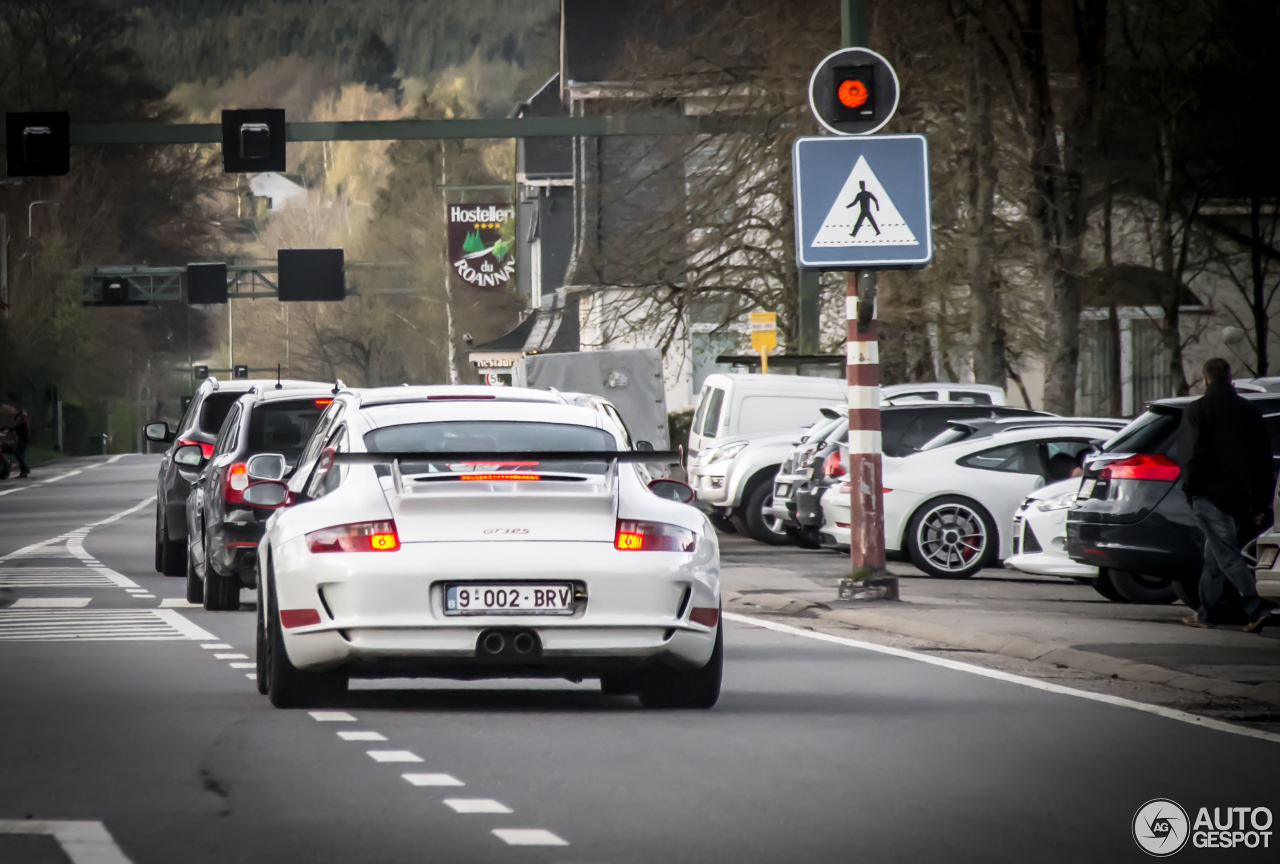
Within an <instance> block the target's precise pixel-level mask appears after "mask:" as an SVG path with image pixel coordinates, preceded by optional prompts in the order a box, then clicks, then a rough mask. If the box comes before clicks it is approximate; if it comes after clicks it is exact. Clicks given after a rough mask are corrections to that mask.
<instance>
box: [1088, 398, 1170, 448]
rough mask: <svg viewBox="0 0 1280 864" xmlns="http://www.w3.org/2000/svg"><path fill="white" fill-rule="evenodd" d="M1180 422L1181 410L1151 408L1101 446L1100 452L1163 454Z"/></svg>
mask: <svg viewBox="0 0 1280 864" xmlns="http://www.w3.org/2000/svg"><path fill="white" fill-rule="evenodd" d="M1181 422H1182V409H1181V408H1174V409H1170V408H1164V407H1156V408H1152V409H1151V410H1150V411H1148V412H1147V413H1145V414H1142V415H1140V416H1138V417H1137V418H1135V419H1134V421H1133V422H1132V423H1130V424H1129V425H1128V426H1126V427H1124V428H1123V429H1121V430H1120V431H1119V432H1117V433H1116V435H1115V437H1114V438H1112V439H1111V440H1110V441H1108V442H1107V443H1105V444H1103V445H1102V452H1104V453H1164V452H1165V451H1166V450H1168V449H1169V447H1171V446H1172V445H1173V443H1174V439H1175V438H1176V437H1177V434H1178V424H1179V423H1181Z"/></svg>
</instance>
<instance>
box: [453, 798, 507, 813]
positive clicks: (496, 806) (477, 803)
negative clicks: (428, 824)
mask: <svg viewBox="0 0 1280 864" xmlns="http://www.w3.org/2000/svg"><path fill="white" fill-rule="evenodd" d="M444 803H445V806H446V807H448V808H450V809H451V810H453V812H454V813H511V812H514V811H512V809H511V808H510V807H508V806H507V805H506V804H503V803H502V802H500V801H494V800H493V799H492V798H446V799H444Z"/></svg>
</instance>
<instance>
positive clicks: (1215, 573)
mask: <svg viewBox="0 0 1280 864" xmlns="http://www.w3.org/2000/svg"><path fill="white" fill-rule="evenodd" d="M1204 383H1205V391H1204V396H1203V397H1202V398H1200V399H1197V400H1196V401H1194V402H1192V403H1191V404H1190V405H1188V406H1187V410H1186V411H1184V412H1183V413H1182V426H1181V428H1180V429H1179V430H1178V461H1179V462H1181V463H1182V488H1183V490H1184V491H1185V492H1186V493H1187V500H1188V501H1189V502H1190V503H1191V516H1192V518H1193V519H1194V520H1195V523H1196V525H1197V526H1199V528H1200V530H1201V531H1202V532H1204V569H1203V570H1202V571H1201V573H1200V609H1199V611H1198V612H1197V613H1196V614H1195V615H1192V616H1190V617H1188V618H1185V619H1183V623H1184V624H1187V625H1189V626H1191V627H1216V626H1217V624H1216V622H1215V621H1214V620H1213V611H1214V608H1215V607H1216V606H1217V605H1218V603H1219V602H1220V601H1221V600H1222V593H1223V591H1224V590H1225V589H1226V585H1227V581H1228V580H1230V582H1231V584H1232V585H1234V586H1235V588H1236V590H1237V591H1239V592H1240V597H1241V598H1242V599H1243V600H1244V608H1245V612H1247V613H1248V616H1249V623H1248V624H1247V625H1246V626H1245V628H1244V629H1245V630H1246V632H1249V633H1254V632H1257V631H1258V630H1261V629H1262V626H1263V624H1264V623H1265V622H1266V620H1267V616H1268V614H1269V608H1268V607H1267V605H1266V604H1265V603H1264V602H1263V601H1262V599H1261V598H1259V597H1258V589H1257V585H1256V583H1255V581H1254V574H1253V567H1252V566H1250V564H1249V562H1248V561H1247V560H1245V558H1244V556H1243V555H1241V554H1240V545H1239V542H1238V540H1237V538H1238V536H1239V532H1240V527H1241V526H1242V525H1243V524H1245V523H1246V522H1252V523H1254V524H1261V523H1262V520H1263V518H1264V517H1265V516H1266V512H1267V510H1269V509H1270V507H1271V496H1272V492H1273V491H1274V490H1273V481H1272V475H1271V442H1270V441H1268V439H1267V430H1266V427H1265V426H1263V423H1262V414H1261V412H1259V411H1258V409H1257V408H1255V407H1254V406H1253V405H1251V404H1249V402H1248V400H1246V399H1243V398H1242V397H1241V396H1240V395H1239V394H1237V393H1236V391H1235V387H1233V386H1232V385H1231V367H1230V366H1229V365H1228V364H1227V361H1226V360H1223V359H1221V358H1217V357H1215V358H1214V359H1212V360H1210V361H1208V362H1207V363H1205V364H1204Z"/></svg>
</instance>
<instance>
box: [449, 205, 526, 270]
mask: <svg viewBox="0 0 1280 864" xmlns="http://www.w3.org/2000/svg"><path fill="white" fill-rule="evenodd" d="M515 212H516V211H515V208H513V207H512V206H511V205H510V204H506V203H497V204H450V205H449V206H448V217H449V263H450V264H452V265H453V269H454V272H455V273H457V274H458V275H459V276H461V277H462V279H463V280H464V281H465V282H467V284H469V285H474V286H475V287H476V288H487V289H494V288H502V287H505V286H506V284H507V283H508V282H510V281H511V279H512V277H513V276H515V275H516V262H515V258H514V254H513V253H514V252H515V250H514V249H513V248H512V244H511V243H509V242H508V241H506V240H503V239H502V223H503V222H506V221H507V220H508V219H514V218H515Z"/></svg>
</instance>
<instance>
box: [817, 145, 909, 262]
mask: <svg viewBox="0 0 1280 864" xmlns="http://www.w3.org/2000/svg"><path fill="white" fill-rule="evenodd" d="M792 170H793V175H794V182H795V228H796V256H797V258H798V260H799V263H800V266H802V267H808V268H812V269H816V270H844V269H855V268H860V267H910V266H919V265H921V264H926V263H928V262H929V260H930V259H932V258H933V232H932V226H931V217H930V209H929V207H930V205H929V150H928V144H927V142H926V141H925V138H924V136H923V135H864V136H843V135H842V136H834V135H820V136H812V137H804V138H797V139H796V141H795V144H794V146H793V148H792Z"/></svg>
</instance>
